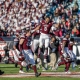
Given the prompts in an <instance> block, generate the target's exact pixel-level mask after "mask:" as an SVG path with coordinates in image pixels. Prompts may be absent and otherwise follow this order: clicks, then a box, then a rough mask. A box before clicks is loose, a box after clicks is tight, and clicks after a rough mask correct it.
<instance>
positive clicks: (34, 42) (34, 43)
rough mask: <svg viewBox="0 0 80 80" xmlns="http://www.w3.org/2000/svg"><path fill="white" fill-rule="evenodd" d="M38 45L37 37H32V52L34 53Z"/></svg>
mask: <svg viewBox="0 0 80 80" xmlns="http://www.w3.org/2000/svg"><path fill="white" fill-rule="evenodd" d="M38 46H39V40H38V39H34V40H33V44H32V47H33V48H32V51H33V53H35V51H36V49H37V48H38Z"/></svg>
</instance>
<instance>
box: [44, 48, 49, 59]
mask: <svg viewBox="0 0 80 80" xmlns="http://www.w3.org/2000/svg"><path fill="white" fill-rule="evenodd" d="M47 55H48V48H45V51H44V59H46V57H47Z"/></svg>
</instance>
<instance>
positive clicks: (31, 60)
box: [28, 50, 41, 77]
mask: <svg viewBox="0 0 80 80" xmlns="http://www.w3.org/2000/svg"><path fill="white" fill-rule="evenodd" d="M28 57H29V61H30V64H32V68H33V70H34V72H35V76H36V77H38V76H40V75H41V73H38V72H37V68H36V65H35V60H34V56H33V54H32V51H31V50H28Z"/></svg>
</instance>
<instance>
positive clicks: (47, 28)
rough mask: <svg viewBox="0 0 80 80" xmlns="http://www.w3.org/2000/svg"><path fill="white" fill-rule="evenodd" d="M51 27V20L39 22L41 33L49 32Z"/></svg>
mask: <svg viewBox="0 0 80 80" xmlns="http://www.w3.org/2000/svg"><path fill="white" fill-rule="evenodd" d="M51 27H52V22H50V23H48V24H47V23H46V22H45V21H42V23H41V33H44V34H49V32H50V29H51Z"/></svg>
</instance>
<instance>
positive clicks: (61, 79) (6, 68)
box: [0, 64, 80, 80]
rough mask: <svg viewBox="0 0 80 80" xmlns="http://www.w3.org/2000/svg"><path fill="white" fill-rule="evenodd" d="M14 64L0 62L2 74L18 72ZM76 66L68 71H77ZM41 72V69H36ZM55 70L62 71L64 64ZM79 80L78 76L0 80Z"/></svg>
mask: <svg viewBox="0 0 80 80" xmlns="http://www.w3.org/2000/svg"><path fill="white" fill-rule="evenodd" d="M14 66H15V65H14V64H0V70H2V71H4V72H5V73H4V74H16V73H18V72H19V66H18V67H17V68H15V67H14ZM78 67H79V66H77V67H76V68H75V69H74V70H72V68H70V71H72V72H74V71H76V72H79V71H80V69H79V68H78ZM23 70H24V71H25V72H26V69H25V68H23ZM38 71H40V72H42V70H38ZM29 72H33V70H30V71H29ZM47 72H53V71H51V70H47ZM56 72H64V66H60V67H59V68H58V70H57V71H56ZM58 79H59V80H80V79H79V78H67V77H66V78H65V77H41V76H40V77H38V78H36V77H28V78H1V77H0V80H58Z"/></svg>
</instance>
